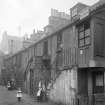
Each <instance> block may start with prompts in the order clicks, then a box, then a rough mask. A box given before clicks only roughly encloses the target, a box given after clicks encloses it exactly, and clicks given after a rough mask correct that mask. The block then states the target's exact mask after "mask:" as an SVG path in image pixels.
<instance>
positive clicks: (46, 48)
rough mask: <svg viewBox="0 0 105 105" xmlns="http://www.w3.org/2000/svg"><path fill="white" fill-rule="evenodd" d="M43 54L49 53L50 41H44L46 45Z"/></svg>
mask: <svg viewBox="0 0 105 105" xmlns="http://www.w3.org/2000/svg"><path fill="white" fill-rule="evenodd" d="M43 55H48V41H45V42H44V45H43Z"/></svg>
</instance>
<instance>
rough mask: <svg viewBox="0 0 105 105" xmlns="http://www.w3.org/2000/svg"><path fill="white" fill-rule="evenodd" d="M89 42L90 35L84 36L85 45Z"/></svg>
mask: <svg viewBox="0 0 105 105" xmlns="http://www.w3.org/2000/svg"><path fill="white" fill-rule="evenodd" d="M89 44H90V37H86V38H85V45H89Z"/></svg>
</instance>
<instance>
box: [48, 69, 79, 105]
mask: <svg viewBox="0 0 105 105" xmlns="http://www.w3.org/2000/svg"><path fill="white" fill-rule="evenodd" d="M76 90H77V70H76V69H71V70H67V71H62V72H61V74H60V75H59V77H58V78H57V79H56V81H55V83H54V85H53V88H52V89H51V90H50V93H49V98H50V99H51V100H53V101H55V102H60V103H64V104H71V105H72V104H73V102H74V100H75V94H76Z"/></svg>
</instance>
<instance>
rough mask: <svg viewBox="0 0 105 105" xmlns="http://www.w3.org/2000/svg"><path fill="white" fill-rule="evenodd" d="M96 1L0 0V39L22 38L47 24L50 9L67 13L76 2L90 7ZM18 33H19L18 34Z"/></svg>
mask: <svg viewBox="0 0 105 105" xmlns="http://www.w3.org/2000/svg"><path fill="white" fill-rule="evenodd" d="M97 1H98V0H0V39H1V37H2V33H3V32H4V31H7V33H8V34H9V35H13V36H23V35H24V34H25V33H28V34H30V33H32V32H33V29H35V30H42V29H43V27H44V26H46V25H47V24H48V17H49V16H50V12H51V8H54V9H58V10H59V11H62V12H66V13H69V9H70V8H71V7H72V6H73V5H75V4H76V3H77V2H82V3H85V4H87V5H92V4H94V3H95V2H97ZM19 32H20V33H19Z"/></svg>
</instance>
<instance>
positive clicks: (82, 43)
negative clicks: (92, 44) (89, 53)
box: [79, 39, 84, 47]
mask: <svg viewBox="0 0 105 105" xmlns="http://www.w3.org/2000/svg"><path fill="white" fill-rule="evenodd" d="M79 46H80V47H82V46H84V39H81V40H79Z"/></svg>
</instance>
